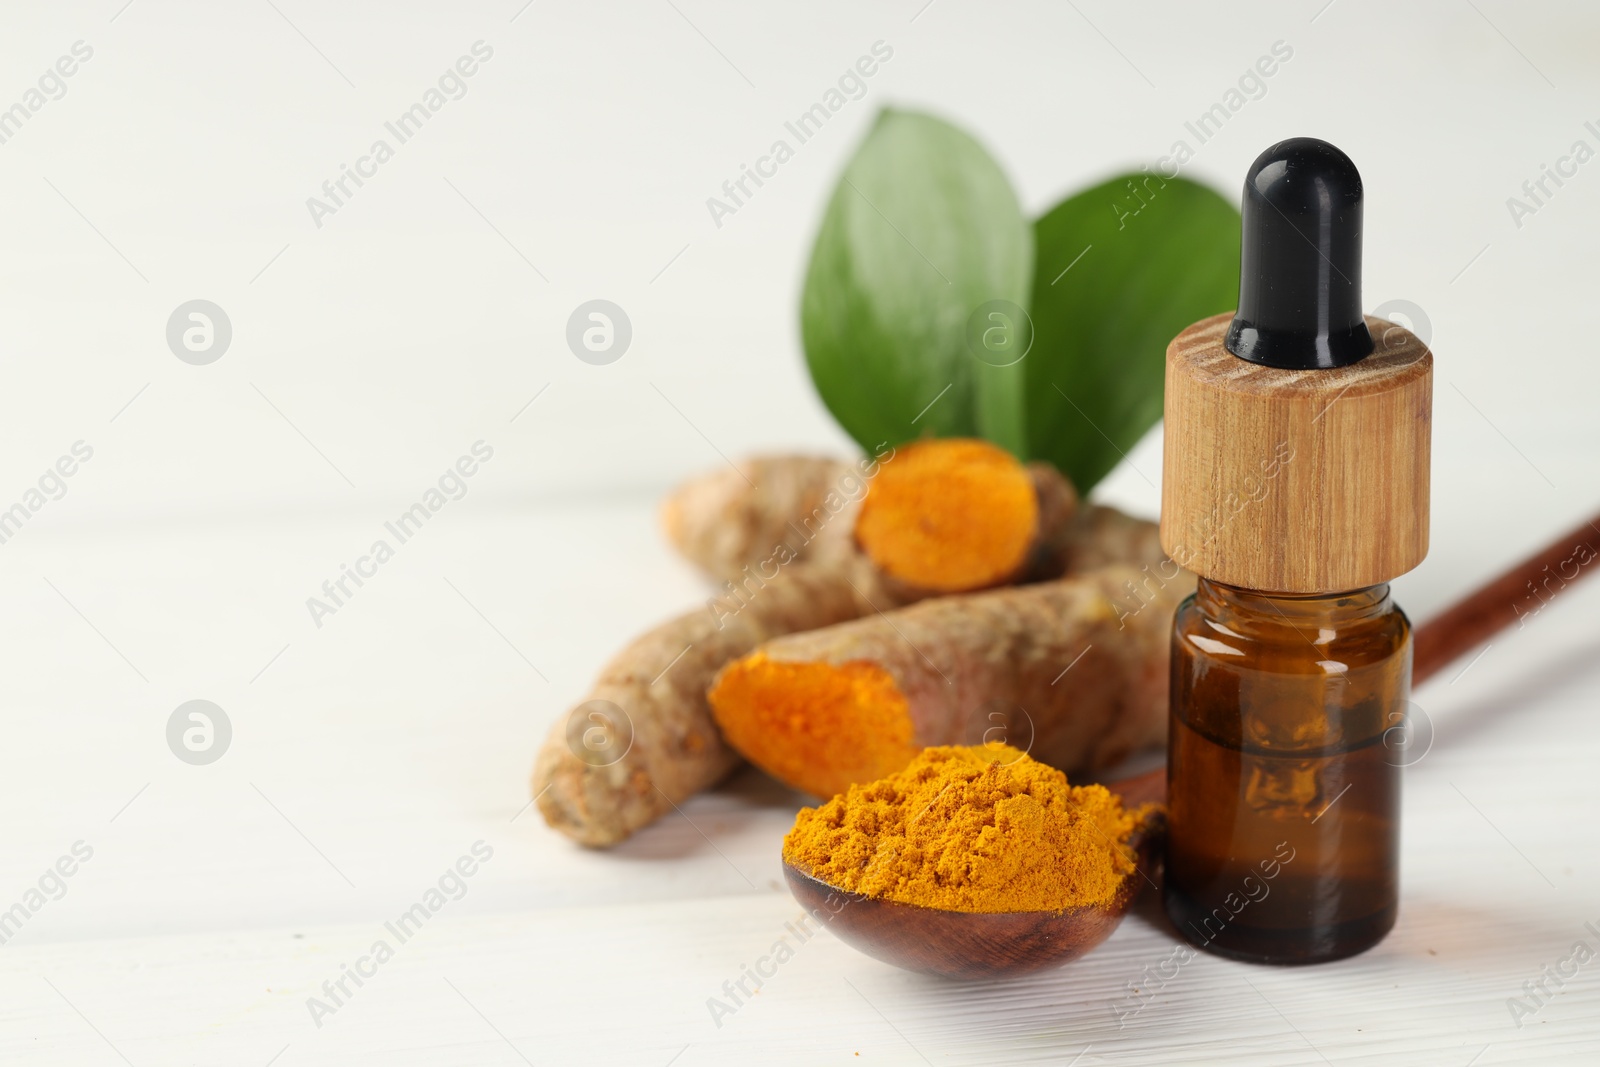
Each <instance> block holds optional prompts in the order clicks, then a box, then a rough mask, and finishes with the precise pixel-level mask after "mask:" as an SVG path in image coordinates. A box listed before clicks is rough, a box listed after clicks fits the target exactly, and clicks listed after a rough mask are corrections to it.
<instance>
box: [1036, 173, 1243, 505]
mask: <svg viewBox="0 0 1600 1067" xmlns="http://www.w3.org/2000/svg"><path fill="white" fill-rule="evenodd" d="M1130 182H1131V183H1132V185H1131V186H1130V184H1129V183H1130ZM1135 190H1136V191H1137V192H1135ZM1034 239H1035V241H1036V243H1037V246H1038V268H1037V271H1036V273H1035V275H1034V280H1033V300H1032V306H1031V313H1032V316H1033V327H1034V343H1033V351H1032V352H1030V353H1029V355H1028V358H1027V359H1026V360H1024V361H1023V363H1024V365H1025V366H1026V367H1027V419H1026V425H1027V429H1028V448H1029V452H1030V454H1031V455H1032V457H1033V458H1035V459H1047V460H1050V461H1051V462H1053V463H1054V464H1055V465H1056V466H1057V467H1059V468H1060V469H1061V470H1062V471H1063V472H1064V473H1066V474H1067V476H1068V477H1070V478H1071V479H1072V481H1073V484H1074V485H1076V486H1077V488H1078V491H1079V492H1080V493H1087V492H1088V491H1089V490H1090V489H1092V488H1093V487H1094V485H1095V483H1097V482H1098V481H1100V479H1101V478H1103V477H1105V475H1106V473H1107V472H1109V471H1110V470H1111V468H1112V467H1114V466H1116V465H1117V464H1118V463H1119V462H1121V460H1122V459H1123V456H1124V454H1125V453H1126V452H1127V451H1128V450H1129V449H1131V448H1132V447H1133V446H1134V444H1135V443H1136V442H1137V441H1138V440H1139V438H1140V437H1142V436H1144V433H1145V431H1147V430H1148V429H1150V427H1151V426H1154V425H1155V424H1156V423H1157V422H1158V421H1159V420H1160V419H1161V405H1162V392H1163V383H1164V380H1165V373H1166V352H1167V342H1168V341H1170V340H1172V338H1173V337H1174V336H1175V335H1176V334H1177V333H1178V332H1179V331H1180V330H1182V329H1183V328H1184V327H1185V326H1188V325H1189V324H1190V323H1192V322H1195V321H1197V320H1199V319H1202V318H1205V317H1206V316H1208V315H1215V314H1217V313H1218V312H1222V311H1227V310H1229V309H1230V308H1232V307H1234V306H1235V304H1236V302H1237V300H1238V296H1239V212H1238V211H1237V210H1236V209H1235V208H1234V206H1233V205H1232V204H1231V203H1229V202H1228V201H1226V200H1224V199H1223V198H1222V197H1220V196H1218V195H1217V194H1216V193H1214V192H1212V191H1211V190H1210V189H1207V188H1206V187H1205V186H1202V185H1197V184H1195V183H1194V182H1191V181H1189V180H1187V179H1184V178H1170V179H1163V178H1160V177H1158V176H1155V175H1148V174H1143V173H1138V174H1125V175H1122V176H1121V177H1117V178H1113V179H1112V180H1110V181H1108V182H1106V183H1104V184H1103V185H1097V186H1095V187H1094V188H1092V189H1088V190H1086V191H1084V192H1081V193H1079V194H1077V195H1076V196H1072V197H1068V198H1067V199H1066V200H1063V201H1062V202H1061V203H1060V204H1058V205H1056V207H1055V208H1054V209H1053V210H1051V211H1050V213H1049V214H1047V215H1045V216H1044V217H1043V218H1041V219H1040V220H1039V221H1038V222H1037V223H1036V224H1035V225H1034ZM1080 257H1081V258H1080Z"/></svg>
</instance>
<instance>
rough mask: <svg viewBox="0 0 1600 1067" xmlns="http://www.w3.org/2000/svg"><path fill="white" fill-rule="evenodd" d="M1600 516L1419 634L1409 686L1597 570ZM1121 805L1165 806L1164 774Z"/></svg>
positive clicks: (1121, 790)
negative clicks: (1159, 804) (1149, 804)
mask: <svg viewBox="0 0 1600 1067" xmlns="http://www.w3.org/2000/svg"><path fill="white" fill-rule="evenodd" d="M1597 549H1600V515H1596V516H1595V517H1594V518H1592V519H1589V520H1588V521H1586V522H1584V523H1581V524H1580V525H1579V526H1578V527H1577V528H1576V529H1574V530H1572V531H1571V532H1570V533H1566V534H1563V535H1562V536H1560V537H1558V538H1556V539H1555V540H1554V541H1551V542H1550V544H1549V545H1547V546H1546V547H1544V548H1543V549H1540V550H1539V551H1538V552H1536V553H1534V554H1533V555H1531V556H1529V557H1528V558H1527V559H1525V560H1523V561H1522V562H1520V563H1518V564H1517V565H1516V566H1514V567H1511V568H1510V569H1509V570H1507V571H1505V572H1504V573H1502V574H1501V575H1500V576H1499V577H1497V578H1495V579H1494V580H1492V581H1490V582H1489V583H1488V584H1487V585H1485V586H1483V587H1482V588H1480V589H1478V590H1477V591H1476V592H1474V593H1472V594H1470V595H1468V596H1467V597H1465V598H1464V599H1462V600H1459V601H1457V602H1456V603H1454V604H1452V605H1451V606H1450V607H1448V608H1446V609H1445V610H1444V611H1442V612H1440V613H1439V614H1438V615H1436V616H1434V617H1433V618H1432V619H1430V620H1428V621H1427V622H1426V623H1424V624H1423V625H1421V626H1419V627H1418V628H1417V632H1416V637H1415V639H1414V644H1413V646H1412V666H1411V683H1412V684H1413V685H1421V684H1422V683H1423V682H1426V681H1427V680H1428V679H1429V678H1432V677H1433V676H1434V675H1435V674H1438V673H1439V672H1440V671H1442V670H1443V669H1444V668H1445V667H1446V666H1448V665H1449V664H1450V663H1451V662H1453V661H1454V660H1457V659H1459V658H1461V657H1462V656H1464V655H1466V654H1467V653H1468V652H1471V651H1472V650H1473V649H1474V648H1477V647H1478V646H1479V645H1481V644H1483V643H1484V642H1485V641H1487V640H1488V639H1489V638H1491V637H1493V636H1494V635H1495V634H1497V633H1499V632H1500V631H1501V630H1504V629H1506V628H1507V627H1509V626H1510V625H1511V624H1512V623H1514V622H1517V621H1518V620H1519V619H1521V618H1523V617H1524V616H1526V615H1529V614H1532V613H1533V612H1535V611H1538V610H1539V607H1540V606H1541V605H1542V604H1543V603H1544V601H1545V599H1547V598H1548V597H1549V596H1553V595H1554V594H1555V593H1556V592H1558V591H1559V590H1561V589H1563V588H1565V587H1566V586H1567V585H1569V584H1571V583H1572V582H1574V581H1576V580H1578V579H1579V578H1581V577H1583V576H1584V575H1585V574H1588V573H1589V572H1590V571H1591V570H1595V569H1596V568H1594V567H1591V566H1588V564H1590V563H1592V562H1594V561H1596V560H1597V559H1600V551H1597ZM1106 784H1107V787H1108V788H1109V789H1110V790H1111V791H1112V792H1114V793H1117V794H1119V795H1120V796H1121V797H1122V801H1123V803H1124V804H1130V805H1132V804H1145V803H1149V802H1152V801H1154V802H1157V803H1160V802H1164V801H1165V800H1166V799H1167V770H1166V768H1165V767H1158V768H1156V769H1155V770H1153V771H1149V772H1146V773H1145V774H1140V775H1136V776H1134V777H1132V778H1124V779H1122V780H1121V781H1117V782H1108V783H1106Z"/></svg>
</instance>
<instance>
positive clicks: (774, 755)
mask: <svg viewBox="0 0 1600 1067" xmlns="http://www.w3.org/2000/svg"><path fill="white" fill-rule="evenodd" d="M708 696H709V697H710V701H711V708H712V712H713V714H714V715H715V716H716V719H717V724H718V725H719V726H720V727H721V728H722V732H723V735H724V736H725V737H726V738H727V740H728V743H729V744H731V745H732V746H733V747H734V748H735V749H737V750H738V751H740V752H742V753H744V755H745V756H746V757H747V758H749V759H750V760H751V762H753V763H755V764H756V765H757V766H759V767H762V768H763V769H765V770H766V771H767V772H768V773H770V774H771V775H772V776H773V777H775V778H777V779H779V780H780V781H783V782H787V783H789V784H790V785H792V786H795V787H797V788H799V789H803V790H805V791H806V792H808V793H811V794H814V795H815V796H819V797H831V796H833V795H834V794H836V793H842V792H844V791H845V790H846V789H848V788H850V786H851V785H852V784H853V783H857V782H870V781H874V780H875V779H878V778H882V777H883V776H884V775H886V774H892V773H893V772H895V771H898V770H900V769H901V768H902V767H904V766H905V765H906V764H907V763H909V762H910V761H911V759H912V757H914V756H915V755H916V753H917V749H916V747H915V746H913V744H912V741H911V738H912V725H911V709H910V705H909V704H908V703H907V701H906V698H905V695H904V694H903V693H901V692H900V688H899V686H897V685H896V684H895V681H894V678H893V677H891V676H890V674H889V672H888V671H886V670H884V669H883V668H882V667H880V666H878V665H877V664H876V663H869V662H865V661H860V662H850V663H843V664H838V665H833V664H828V663H785V662H781V661H777V660H770V659H768V658H767V657H766V656H764V655H762V654H760V653H756V654H755V655H752V656H748V657H746V658H745V659H743V660H740V661H738V662H736V663H734V664H732V665H730V666H729V667H727V668H726V669H725V670H724V671H723V673H722V675H721V676H720V677H719V678H718V680H717V684H716V685H715V686H713V687H712V689H711V692H710V693H709V694H708Z"/></svg>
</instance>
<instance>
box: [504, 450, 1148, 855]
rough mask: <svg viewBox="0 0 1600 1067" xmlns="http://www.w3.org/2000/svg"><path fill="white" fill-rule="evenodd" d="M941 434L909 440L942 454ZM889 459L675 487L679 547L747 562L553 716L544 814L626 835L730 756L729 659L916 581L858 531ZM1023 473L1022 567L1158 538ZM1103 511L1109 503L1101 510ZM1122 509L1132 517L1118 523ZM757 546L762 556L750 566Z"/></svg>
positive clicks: (777, 467) (554, 821) (884, 598)
mask: <svg viewBox="0 0 1600 1067" xmlns="http://www.w3.org/2000/svg"><path fill="white" fill-rule="evenodd" d="M944 444H945V443H944V442H929V443H927V444H926V445H918V446H915V447H916V448H918V449H921V448H924V447H927V448H930V449H933V451H934V452H935V453H937V452H938V451H939V450H940V447H941V446H943V445H944ZM984 447H988V446H984ZM907 451H909V449H902V450H901V455H902V456H903V455H904V454H905V453H906V452H907ZM1001 455H1002V456H1003V455H1004V454H1003V453H1002V454H1001ZM1005 459H1006V462H1007V463H1010V464H1011V465H1012V466H1013V467H1014V468H1015V469H1018V470H1023V469H1024V468H1022V467H1021V465H1019V464H1016V463H1015V461H1014V460H1011V459H1010V458H1009V457H1005ZM890 461H891V458H890V457H889V456H887V455H885V456H883V457H879V458H877V459H874V460H864V461H862V462H861V463H859V464H856V465H850V464H846V463H839V462H835V461H831V460H808V459H801V458H796V457H783V458H780V459H774V460H752V461H747V463H746V464H744V465H743V466H742V467H741V468H740V471H742V472H744V473H743V474H741V473H739V472H736V471H732V470H729V471H725V472H722V473H721V474H718V475H714V476H712V477H710V478H704V479H700V480H698V481H696V482H693V483H690V485H688V486H686V487H685V488H684V489H682V490H680V491H679V492H678V493H677V494H675V495H674V496H673V498H672V499H670V500H669V501H668V503H667V506H666V508H665V511H664V518H665V520H666V525H667V528H668V531H669V534H670V535H671V536H672V538H673V540H674V541H675V542H676V543H677V544H678V545H679V547H680V548H681V549H682V550H683V551H684V553H685V554H686V555H688V556H689V557H690V558H691V559H693V560H695V561H696V562H699V563H700V564H701V565H702V566H704V567H706V568H707V569H708V570H710V571H711V572H712V573H714V574H719V575H727V576H738V577H740V579H741V581H740V585H739V586H738V587H735V586H734V585H733V583H732V582H731V581H730V582H729V584H728V586H727V593H728V595H725V596H722V597H719V598H717V599H715V600H712V601H710V602H709V603H708V604H707V607H706V609H705V610H701V611H694V612H690V613H689V614H687V615H683V616H681V617H679V618H677V619H674V620H672V621H670V622H667V623H665V624H663V625H662V626H659V627H657V628H656V629H654V630H652V631H650V632H649V633H647V634H645V635H643V636H641V637H639V638H638V639H636V640H635V641H634V642H633V643H631V644H630V645H628V646H627V647H626V648H624V649H623V650H622V651H621V652H620V653H618V655H617V656H616V657H615V658H613V659H612V661H611V662H610V663H609V664H608V665H607V666H606V667H605V669H604V670H603V671H602V672H601V675H600V677H599V678H598V679H597V680H596V682H595V685H594V687H593V689H592V690H591V691H590V693H589V695H588V698H587V699H586V700H585V701H584V702H582V703H580V704H579V705H577V706H576V707H575V708H573V709H572V710H571V711H570V712H569V713H568V714H567V715H564V716H562V717H561V718H560V719H558V720H557V721H556V722H555V723H554V724H553V726H552V728H551V730H550V733H549V735H548V736H547V738H546V740H545V742H544V744H543V746H542V748H541V749H540V752H539V755H538V757H537V760H536V763H535V767H534V774H533V792H534V795H535V797H536V799H537V801H538V806H539V809H540V812H541V813H542V814H543V815H544V817H545V821H546V822H547V823H549V824H550V825H551V826H553V827H554V828H556V829H557V830H559V831H561V832H562V833H564V834H566V835H567V836H569V837H571V838H573V839H575V840H577V841H579V842H581V843H582V844H585V845H590V846H595V847H606V846H609V845H614V844H616V843H618V842H620V841H623V840H625V839H626V838H627V837H629V836H630V835H631V834H633V833H634V832H635V831H637V830H638V829H640V828H641V827H644V826H646V825H648V824H649V823H651V822H653V821H654V820H655V819H657V818H659V817H660V816H661V815H663V814H665V813H666V812H668V811H671V810H672V809H673V807H674V806H675V805H676V804H678V803H680V802H682V801H683V800H685V799H687V798H688V797H690V796H692V795H694V794H695V793H698V792H700V791H701V790H704V789H708V788H710V787H711V786H713V785H715V784H716V783H717V782H718V781H720V780H721V779H722V778H723V777H725V776H726V775H727V774H728V772H729V771H731V770H732V769H733V768H734V767H735V766H736V765H737V764H738V762H739V757H738V756H737V754H736V753H734V751H733V750H732V749H730V748H729V747H728V746H727V745H726V743H725V742H724V741H723V739H722V735H721V733H720V732H719V731H718V729H717V727H716V724H715V722H714V721H713V719H712V715H711V708H710V705H709V704H708V703H707V701H706V690H707V688H708V687H709V686H710V684H711V682H712V680H713V679H714V678H715V676H716V673H717V671H718V670H720V669H721V668H722V667H723V666H724V665H725V664H727V663H729V662H731V661H733V660H735V659H738V658H739V657H741V656H745V655H748V654H749V653H751V652H753V651H754V650H755V649H756V648H757V647H758V646H759V645H761V644H762V643H763V642H765V641H768V640H771V639H773V638H776V637H779V636H782V635H784V634H789V633H795V632H798V631H803V630H809V629H815V628H818V627H823V626H829V625H832V624H835V623H839V622H844V621H847V620H850V619H854V618H858V617H860V616H863V615H867V614H872V613H875V612H877V611H888V610H891V609H893V608H896V607H900V606H903V605H904V604H906V603H909V602H911V601H914V600H916V599H918V598H919V597H921V596H923V595H925V594H924V591H922V590H919V589H916V588H913V587H911V586H909V585H907V584H906V583H904V582H902V581H899V580H897V579H895V578H894V577H893V576H891V575H889V574H887V573H885V571H884V570H883V569H881V568H880V567H879V566H878V564H877V563H875V562H874V560H873V559H872V558H870V556H869V555H868V554H867V553H864V552H862V551H861V550H859V549H858V548H857V547H856V545H855V518H856V514H857V512H858V509H859V504H860V501H861V498H862V496H863V495H864V492H865V490H864V485H865V480H866V479H869V478H873V477H876V476H877V475H879V474H880V473H881V472H882V467H883V465H884V464H887V463H888V462H890ZM935 466H936V465H935ZM1026 475H1027V477H1028V479H1029V480H1030V481H1031V482H1032V484H1033V486H1034V491H1035V496H1036V502H1037V503H1036V508H1037V512H1036V519H1035V520H1034V521H1035V526H1036V530H1037V533H1036V536H1035V537H1034V539H1033V541H1034V543H1033V544H1032V546H1031V548H1030V551H1029V562H1028V564H1027V565H1026V566H1025V568H1024V569H1025V570H1026V571H1027V572H1028V576H1029V577H1032V576H1034V575H1035V574H1041V575H1042V574H1050V573H1056V572H1058V571H1061V570H1063V569H1075V564H1074V563H1073V559H1074V557H1075V556H1082V557H1083V558H1084V559H1090V558H1092V559H1096V560H1099V559H1102V558H1105V557H1108V556H1115V554H1116V551H1117V548H1116V546H1117V543H1118V542H1119V541H1120V542H1121V543H1123V544H1125V545H1127V546H1128V547H1129V549H1130V551H1134V552H1136V553H1137V555H1135V556H1132V557H1130V559H1133V560H1135V561H1137V562H1144V555H1143V554H1144V553H1145V551H1146V546H1147V544H1154V543H1155V525H1154V524H1153V523H1148V522H1143V521H1142V520H1136V519H1128V518H1127V517H1126V516H1121V514H1120V513H1119V512H1114V511H1111V509H1100V508H1090V509H1087V510H1086V511H1085V512H1084V513H1082V514H1076V512H1077V508H1076V503H1077V500H1076V495H1075V494H1074V493H1073V490H1072V486H1071V484H1070V483H1068V482H1067V481H1066V480H1065V479H1064V478H1062V477H1061V475H1060V474H1058V473H1056V471H1055V470H1054V469H1053V468H1049V467H1046V466H1043V465H1035V466H1033V467H1029V468H1026ZM746 476H748V477H750V479H751V481H753V482H754V483H755V485H756V486H758V487H759V489H758V490H752V488H751V486H750V484H748V483H747V482H746V481H745V477H746ZM928 476H929V477H932V475H928ZM850 479H853V480H850ZM852 486H854V488H853V489H852ZM969 489H981V482H980V483H979V484H977V485H972V484H971V483H970V481H969ZM830 493H834V494H835V496H834V497H833V498H830V497H829V494H830ZM971 507H972V508H973V509H974V510H975V511H978V512H981V511H982V509H983V507H984V505H983V504H982V502H981V500H973V501H972V502H971ZM805 509H808V510H805ZM1102 511H1104V512H1108V513H1109V516H1114V517H1115V518H1111V517H1107V516H1102V517H1096V516H1097V515H1098V514H1099V513H1100V512H1102ZM907 521H910V522H915V521H917V520H916V518H915V517H914V516H912V517H909V518H908V519H907ZM974 521H978V518H977V516H974ZM1119 522H1121V523H1126V524H1128V529H1126V530H1124V529H1119V528H1118V523H1119ZM784 537H788V540H787V541H785V540H782V539H783V538H784ZM919 537H920V538H921V539H922V542H923V544H924V545H925V546H926V545H927V544H928V543H930V541H931V538H930V537H929V535H927V534H926V533H923V534H920V535H919ZM891 539H892V538H891ZM763 546H766V547H763ZM791 546H792V547H791ZM776 549H782V550H783V551H776ZM762 561H768V562H769V564H770V565H769V566H759V565H758V564H759V563H761V562H762Z"/></svg>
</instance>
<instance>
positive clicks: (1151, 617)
mask: <svg viewBox="0 0 1600 1067" xmlns="http://www.w3.org/2000/svg"><path fill="white" fill-rule="evenodd" d="M1193 588H1194V579H1193V576H1192V575H1189V574H1187V573H1186V572H1183V571H1181V570H1179V569H1178V568H1177V567H1176V565H1174V564H1171V563H1170V562H1168V563H1167V566H1166V569H1165V571H1164V572H1163V571H1161V570H1157V571H1156V572H1155V573H1152V572H1151V571H1150V570H1149V569H1144V568H1135V567H1132V566H1126V565H1121V566H1111V567H1104V568H1100V569H1097V570H1093V571H1090V572H1088V573H1085V574H1080V575H1077V576H1075V577H1072V578H1066V579H1062V580H1060V581H1054V582H1046V583H1042V584H1039V585H1034V586H1026V587H1020V588H1016V589H1005V590H998V591H994V592H987V593H979V594H973V595H969V596H959V597H945V598H940V599H936V600H929V601H925V602H923V603H920V604H916V605H914V606H911V607H907V608H903V609H901V610H898V611H893V612H889V613H887V614H877V615H872V616H867V617H864V618H861V619H857V620H854V621H851V622H845V623H840V624H838V625H834V626H830V627H827V628H824V629H819V630H812V631H810V632H806V633H796V634H791V635H789V636H787V637H781V638H778V639H776V640H773V641H769V642H767V643H766V644H764V645H762V646H761V647H760V648H758V649H757V650H756V651H755V652H753V653H752V654H750V655H748V656H746V657H744V658H743V659H740V660H736V661H735V662H733V663H730V664H729V665H728V666H726V667H725V668H723V670H722V671H721V672H720V673H719V675H718V676H717V679H716V681H715V683H714V684H713V685H712V688H711V690H710V692H709V700H710V703H711V708H712V713H713V715H714V716H715V718H716V721H717V725H718V726H720V727H721V729H722V735H723V737H724V738H725V739H726V740H727V742H728V744H730V745H732V746H733V747H734V748H735V749H737V750H738V751H739V752H740V753H742V754H743V755H744V756H745V757H746V758H747V759H749V760H750V761H751V762H752V763H754V764H756V765H757V766H759V767H761V768H762V769H763V770H765V771H767V772H768V773H769V774H771V775H772V776H773V777H775V778H777V779H779V780H780V781H782V782H785V783H787V784H788V785H791V786H793V787H795V788H797V789H801V790H803V791H805V792H807V793H811V794H814V795H816V796H820V797H829V796H833V795H835V794H837V793H841V792H843V791H844V790H846V789H847V788H849V786H850V785H851V784H852V783H860V782H870V781H874V780H876V779H879V778H883V777H885V776H887V775H890V774H894V773H895V772H897V771H899V770H901V769H902V768H903V767H905V766H906V765H907V764H908V763H909V762H910V761H911V759H912V758H913V757H914V756H915V755H916V754H917V752H919V751H920V750H921V749H922V748H923V747H925V746H929V745H956V744H976V743H979V742H982V741H994V740H998V741H1003V742H1005V743H1006V744H1010V745H1012V746H1014V747H1016V748H1020V749H1023V750H1025V751H1028V752H1029V753H1030V754H1031V755H1032V756H1033V757H1034V758H1035V759H1037V760H1039V761H1041V762H1043V763H1048V764H1050V765H1051V766H1053V767H1056V768H1058V769H1060V770H1062V771H1065V772H1067V773H1068V774H1069V775H1070V774H1076V773H1082V772H1084V771H1089V770H1094V769H1097V768H1100V767H1104V766H1108V765H1110V764H1112V763H1115V762H1117V761H1118V760H1120V759H1122V758H1124V757H1126V756H1127V755H1128V754H1129V753H1131V752H1133V751H1134V750H1136V749H1138V748H1140V747H1143V746H1146V745H1152V744H1156V743H1159V742H1160V741H1161V739H1162V738H1163V737H1164V736H1165V733H1166V708H1167V693H1166V688H1167V658H1168V646H1167V643H1168V641H1169V639H1170V631H1171V625H1172V613H1173V610H1174V609H1175V608H1176V606H1177V604H1178V602H1179V601H1180V600H1181V599H1182V598H1183V597H1184V596H1187V595H1188V593H1189V592H1190V591H1191V590H1192V589H1193Z"/></svg>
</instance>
